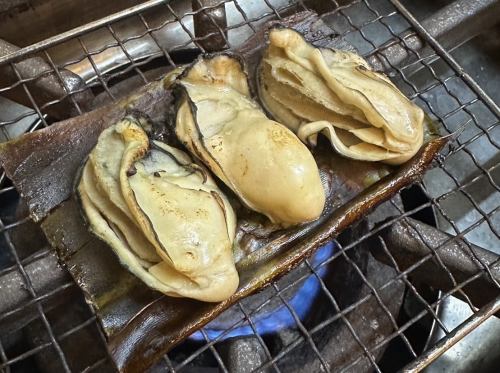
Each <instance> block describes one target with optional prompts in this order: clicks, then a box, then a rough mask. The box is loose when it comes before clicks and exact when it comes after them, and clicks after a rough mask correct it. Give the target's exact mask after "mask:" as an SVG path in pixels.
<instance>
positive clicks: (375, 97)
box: [258, 28, 424, 164]
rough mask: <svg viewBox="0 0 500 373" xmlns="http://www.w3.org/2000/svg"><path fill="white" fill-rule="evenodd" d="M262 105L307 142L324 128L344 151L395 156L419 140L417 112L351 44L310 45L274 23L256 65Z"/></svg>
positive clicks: (408, 153)
mask: <svg viewBox="0 0 500 373" xmlns="http://www.w3.org/2000/svg"><path fill="white" fill-rule="evenodd" d="M258 75H259V76H258V79H259V82H258V87H259V96H260V99H261V101H262V103H263V105H264V107H265V108H266V109H267V110H268V111H269V112H270V113H271V114H272V115H273V116H274V117H275V118H276V119H277V120H278V121H280V122H281V123H284V124H286V125H287V126H288V127H289V128H291V129H292V130H293V131H295V132H296V133H297V135H298V136H299V138H300V139H301V140H302V141H304V142H306V141H308V142H309V143H311V144H312V145H315V144H316V139H317V134H318V133H323V134H324V135H325V136H327V137H328V138H329V140H330V142H331V144H332V146H333V147H334V148H335V150H336V151H337V152H338V153H340V154H342V155H344V156H346V157H349V158H354V159H358V160H366V161H384V162H386V163H389V164H401V163H403V162H406V161H407V160H408V159H409V158H411V157H412V156H413V155H414V154H415V153H416V152H417V151H418V149H419V148H420V147H421V146H422V143H423V137H424V136H423V133H424V128H423V122H424V112H423V111H422V109H420V108H419V107H418V106H416V105H415V104H413V103H412V102H411V101H410V100H408V98H406V97H405V96H404V95H403V94H402V93H401V92H400V91H399V90H398V88H397V87H396V86H395V85H394V84H393V83H392V82H391V81H390V80H389V79H388V78H387V77H386V76H385V75H384V74H382V73H378V72H375V71H372V70H371V68H370V66H369V65H368V63H367V62H366V61H365V60H363V58H361V57H360V56H358V55H356V54H355V53H352V52H347V51H341V50H336V49H328V48H316V47H314V46H313V45H311V44H309V43H307V42H306V41H305V40H304V38H303V36H302V35H301V34H299V33H298V32H296V31H294V30H292V29H288V28H274V29H272V30H271V31H270V33H269V46H268V47H267V49H266V52H265V54H264V57H263V59H262V61H261V64H260V68H259V73H258Z"/></svg>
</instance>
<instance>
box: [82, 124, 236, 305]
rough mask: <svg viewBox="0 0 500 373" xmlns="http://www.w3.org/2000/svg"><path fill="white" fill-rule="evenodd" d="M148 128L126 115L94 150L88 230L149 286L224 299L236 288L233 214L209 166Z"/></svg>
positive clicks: (88, 172) (88, 168) (86, 178)
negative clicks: (152, 137)
mask: <svg viewBox="0 0 500 373" xmlns="http://www.w3.org/2000/svg"><path fill="white" fill-rule="evenodd" d="M143 125H145V124H144V123H140V121H139V120H137V119H135V118H132V117H126V118H125V119H123V120H122V121H120V122H118V123H117V124H116V125H113V126H111V127H109V128H108V129H106V130H104V131H103V133H102V134H101V135H100V137H99V140H98V142H97V145H96V147H95V148H94V149H93V150H92V152H91V153H90V155H89V158H88V161H87V162H86V164H85V166H84V168H83V172H82V176H81V178H80V182H79V185H78V195H79V197H80V200H81V204H82V207H83V210H84V212H85V216H86V218H87V221H88V223H89V225H90V228H91V230H92V232H93V233H94V234H96V235H97V236H98V237H100V238H101V239H102V240H104V241H105V242H106V243H108V245H109V246H110V247H111V248H112V249H113V251H114V252H115V253H116V255H117V256H118V258H119V260H120V262H121V263H122V265H124V266H125V267H126V268H127V269H128V270H129V271H130V272H132V273H133V274H134V275H136V276H137V277H138V278H140V279H141V280H142V281H143V282H144V283H146V284H147V285H148V286H149V287H151V288H153V289H156V290H159V291H161V292H162V293H164V294H167V295H170V296H176V297H188V298H194V299H198V300H202V301H208V302H217V301H221V300H224V299H226V298H228V297H229V296H231V295H232V294H233V293H234V292H235V290H236V288H237V286H238V273H237V271H236V269H235V266H234V259H233V251H232V246H233V240H234V236H235V227H236V219H235V215H234V212H233V209H232V207H231V205H230V204H229V202H228V201H227V199H226V197H225V196H224V195H223V194H222V192H221V191H220V190H219V189H218V187H217V186H216V184H215V183H214V181H213V179H212V178H211V177H210V175H209V174H208V171H207V170H206V169H204V168H203V167H201V166H199V165H196V164H194V163H193V162H192V160H191V159H190V158H189V156H188V155H187V154H186V153H184V152H182V151H180V150H178V149H176V148H173V147H171V146H168V145H166V144H164V143H161V142H159V141H150V140H149V138H148V136H147V134H146V132H145V131H144V130H143V128H142V127H143Z"/></svg>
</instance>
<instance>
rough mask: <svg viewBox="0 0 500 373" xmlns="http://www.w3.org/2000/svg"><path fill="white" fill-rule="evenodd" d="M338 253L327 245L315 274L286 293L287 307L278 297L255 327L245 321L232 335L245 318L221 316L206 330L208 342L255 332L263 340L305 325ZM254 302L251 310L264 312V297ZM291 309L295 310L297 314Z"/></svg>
mask: <svg viewBox="0 0 500 373" xmlns="http://www.w3.org/2000/svg"><path fill="white" fill-rule="evenodd" d="M334 252H335V245H334V244H333V242H330V243H328V244H326V245H325V246H323V247H321V248H320V249H319V250H318V251H317V252H316V254H315V255H314V256H313V258H312V260H311V261H310V265H311V267H312V268H313V269H314V271H315V274H311V275H310V276H309V277H307V279H306V280H305V281H303V282H301V283H299V284H297V285H293V286H292V287H291V290H290V291H286V293H287V295H291V297H284V299H286V298H289V299H286V302H287V303H288V304H287V305H285V304H284V302H283V301H281V299H280V298H279V297H275V299H277V300H278V301H275V300H273V301H270V302H269V304H268V305H265V306H263V307H262V308H261V309H260V310H259V311H258V312H257V313H256V314H255V315H253V316H252V323H253V325H250V324H249V322H248V321H245V322H244V323H243V324H242V325H240V326H237V327H235V328H232V329H230V331H229V332H227V330H228V329H229V328H231V326H233V325H234V324H237V323H238V322H239V321H240V320H241V315H238V314H237V313H236V312H234V311H231V310H228V312H226V313H225V314H223V315H221V316H219V317H218V318H216V319H215V320H213V321H212V322H210V323H209V324H208V325H207V326H206V327H205V328H204V332H205V334H206V336H207V338H208V339H209V340H215V339H217V340H220V341H222V340H226V339H228V338H234V337H242V336H249V335H255V332H257V333H259V335H261V336H267V335H272V334H275V333H278V332H279V331H280V330H284V329H290V328H294V327H296V326H297V322H296V321H295V318H298V319H299V320H300V321H301V322H303V321H304V319H305V318H306V317H307V315H308V314H309V313H310V312H312V310H311V308H312V306H313V304H314V303H315V301H316V298H317V297H318V296H319V293H320V291H321V282H320V280H319V279H318V276H319V277H320V278H324V277H325V275H326V273H327V268H326V266H325V265H323V264H324V263H325V262H326V261H327V260H328V259H329V258H330V257H331V256H332V255H333V254H334ZM250 300H251V301H250V302H246V303H250V304H248V305H247V308H248V309H256V308H260V307H259V305H260V304H263V303H264V302H265V300H266V298H265V297H263V295H262V294H260V295H257V296H253V297H251V298H250ZM288 307H291V308H292V309H293V312H294V313H292V311H291V310H290V309H289V308H288ZM189 338H190V339H192V340H194V341H205V340H206V338H205V336H204V335H203V334H202V332H201V331H197V332H195V333H194V334H192V335H191V336H190V337H189Z"/></svg>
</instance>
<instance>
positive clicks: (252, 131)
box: [176, 54, 325, 226]
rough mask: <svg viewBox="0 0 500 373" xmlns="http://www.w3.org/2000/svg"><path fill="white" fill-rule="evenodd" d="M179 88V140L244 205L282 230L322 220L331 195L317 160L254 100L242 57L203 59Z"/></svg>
mask: <svg viewBox="0 0 500 373" xmlns="http://www.w3.org/2000/svg"><path fill="white" fill-rule="evenodd" d="M177 88H178V97H179V101H180V102H179V106H178V111H177V118H176V133H177V136H178V137H179V139H180V140H181V141H182V142H183V143H184V145H185V146H186V147H187V148H188V149H189V150H190V152H191V153H192V154H194V155H196V157H198V158H199V159H200V160H201V161H203V162H204V163H205V165H206V166H207V167H208V168H209V169H210V170H211V171H212V172H213V173H214V174H215V175H217V177H219V178H220V179H221V180H222V181H223V182H224V183H225V184H226V185H227V186H228V187H229V188H231V189H232V190H233V191H234V192H235V194H236V195H237V196H238V197H239V198H240V199H241V200H242V201H243V202H244V203H245V205H247V206H248V207H249V208H250V209H252V210H254V211H257V212H260V213H262V214H264V215H266V216H267V217H268V218H269V219H271V221H273V222H275V223H278V224H281V225H283V226H289V225H295V224H300V223H304V222H307V221H312V220H315V219H317V218H318V217H319V216H320V215H321V212H322V211H323V208H324V205H325V193H324V190H323V187H322V185H321V180H320V177H319V172H318V167H317V165H316V163H315V161H314V158H313V156H312V155H311V153H310V152H309V150H308V149H307V147H305V146H304V144H303V143H301V142H300V140H299V139H298V138H297V137H296V136H295V134H293V132H291V131H290V130H289V129H287V128H286V127H285V126H283V125H282V124H280V123H277V122H275V121H272V120H270V119H268V118H267V117H266V115H265V114H264V112H263V111H262V110H261V108H260V107H259V106H258V105H257V103H256V102H255V101H253V100H252V99H251V97H250V93H249V88H248V80H247V76H246V73H245V71H244V67H243V64H242V62H241V61H240V60H239V59H238V58H236V57H235V56H232V55H226V54H219V55H215V56H205V57H202V58H200V59H199V60H197V61H196V62H195V63H194V64H193V65H191V67H189V68H188V69H187V70H186V71H185V72H184V73H183V74H182V75H181V76H180V77H179V78H178V80H177Z"/></svg>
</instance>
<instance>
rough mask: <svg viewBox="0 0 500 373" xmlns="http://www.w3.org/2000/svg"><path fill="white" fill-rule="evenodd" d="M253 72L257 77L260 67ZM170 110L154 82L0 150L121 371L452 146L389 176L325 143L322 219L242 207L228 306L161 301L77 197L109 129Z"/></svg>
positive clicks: (301, 254)
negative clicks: (275, 215) (292, 220)
mask: <svg viewBox="0 0 500 373" xmlns="http://www.w3.org/2000/svg"><path fill="white" fill-rule="evenodd" d="M280 22H281V23H283V24H284V25H286V26H289V27H293V28H295V29H297V30H298V31H300V32H301V33H303V34H304V35H305V36H306V38H307V39H308V40H311V41H316V42H318V44H319V45H329V43H334V44H335V46H337V47H339V44H342V43H341V42H339V41H338V40H336V39H334V40H332V39H330V38H329V37H328V36H330V35H331V34H333V32H332V30H331V29H330V28H328V26H326V25H325V24H324V23H323V22H322V21H320V20H318V19H317V17H315V15H314V14H312V13H298V14H296V15H294V16H292V17H291V18H288V19H285V20H282V21H280ZM271 24H276V21H275V22H272V23H271ZM264 36H265V30H264V29H263V30H260V31H259V32H258V33H257V34H256V35H254V36H253V37H252V38H251V39H250V40H249V41H248V42H247V43H246V44H245V45H244V46H243V47H242V48H241V49H240V53H242V54H243V56H244V57H245V58H246V60H247V61H248V64H249V66H250V67H252V66H256V65H257V64H256V63H254V62H256V61H257V60H258V58H260V54H261V51H262V50H261V48H262V46H263V45H264ZM249 73H250V76H255V74H254V72H253V71H249ZM252 83H253V84H254V83H255V82H254V81H252ZM170 108H171V96H170V93H169V92H168V91H166V90H164V89H163V87H162V86H161V84H160V83H153V84H150V85H148V86H146V87H144V88H143V89H141V90H140V91H138V92H137V93H136V94H134V95H133V96H131V97H129V98H128V99H124V100H121V101H119V102H118V103H116V104H113V105H109V106H107V107H104V108H102V109H99V110H96V111H94V112H91V113H88V114H84V115H83V116H80V117H76V118H72V119H69V120H67V121H64V122H61V123H58V124H55V125H53V126H51V127H49V128H47V129H44V130H41V131H38V132H35V133H33V134H29V135H26V136H24V137H22V138H20V139H19V140H15V141H13V142H10V143H7V144H4V145H1V146H0V162H1V163H2V165H3V167H4V169H5V171H6V173H7V175H8V177H9V178H10V179H11V180H12V182H13V183H14V185H15V186H16V188H17V189H18V191H19V192H20V194H21V196H22V197H23V199H24V201H25V202H26V203H27V205H28V206H29V210H30V214H31V216H32V218H33V219H34V220H36V221H40V220H42V219H44V218H45V219H44V221H43V223H42V228H43V230H44V232H45V234H46V236H47V238H48V240H49V242H50V243H51V245H52V246H53V247H54V248H56V250H57V251H58V254H59V256H60V258H61V260H62V261H63V262H64V263H65V265H66V266H67V268H68V269H69V271H70V272H71V274H72V276H73V277H74V278H75V280H76V282H77V283H78V284H79V286H80V287H81V288H82V290H83V291H84V293H85V296H86V299H87V301H88V302H89V303H90V304H91V305H92V306H93V307H94V309H95V311H96V313H97V316H98V319H99V321H100V322H101V324H102V326H103V329H104V331H105V334H106V336H107V338H108V348H109V351H110V353H111V355H112V357H113V359H114V361H115V363H116V365H117V367H118V368H119V369H120V370H121V371H127V372H133V371H140V370H144V369H147V368H148V367H150V366H151V365H152V364H154V363H155V362H156V361H158V360H159V359H160V358H161V357H162V356H163V355H164V354H165V353H166V352H167V351H168V350H170V349H171V348H172V347H173V346H175V345H177V344H178V343H179V342H181V341H182V340H183V339H185V338H186V337H188V336H189V335H190V334H191V333H192V332H194V331H195V330H196V329H198V328H200V327H202V326H203V325H205V324H206V323H208V322H209V321H210V320H212V319H214V318H215V317H216V316H217V315H219V314H220V313H222V312H223V311H224V310H226V309H228V308H229V307H230V306H231V305H233V304H234V303H235V302H237V301H238V300H240V299H242V298H243V297H245V296H247V295H249V294H252V293H254V292H256V291H258V290H261V289H263V288H264V287H265V286H266V285H268V284H270V283H271V282H272V281H274V280H276V279H278V278H279V277H281V276H283V275H284V274H286V273H287V272H288V271H290V270H291V269H293V268H295V267H297V266H298V265H299V264H300V263H301V262H302V261H303V260H304V259H305V258H307V257H309V256H310V255H312V254H313V253H314V251H315V250H316V249H317V248H318V247H320V246H321V245H322V244H323V243H325V242H326V241H328V240H331V238H332V237H336V236H337V235H338V234H339V233H340V232H342V231H343V230H345V229H346V228H348V227H349V226H350V225H352V224H353V223H354V222H356V221H358V220H360V219H362V218H363V217H364V216H365V215H366V214H367V213H368V212H369V211H370V210H372V209H373V208H374V207H375V206H377V205H378V204H380V203H381V202H383V201H385V200H387V199H389V198H391V197H392V196H393V195H394V194H396V193H397V192H398V190H400V189H401V188H404V187H406V186H408V185H410V184H411V183H413V182H414V181H415V180H417V179H418V178H419V177H420V176H421V175H422V173H423V172H424V171H425V169H426V168H427V167H428V166H429V165H430V164H431V162H432V160H433V158H434V156H435V155H436V154H437V153H438V152H439V151H440V149H441V148H442V147H443V146H444V144H446V142H447V139H446V138H439V139H435V140H432V141H430V142H428V143H427V144H425V145H424V146H423V147H422V149H421V150H420V151H419V152H418V154H417V155H416V156H415V157H414V158H413V159H411V160H410V161H409V162H408V163H406V164H404V165H402V166H401V167H400V168H399V169H397V170H395V171H394V172H392V173H390V174H389V175H388V173H389V171H391V169H390V168H388V167H387V166H384V165H381V164H378V163H363V162H356V161H352V160H346V159H343V158H340V157H338V156H336V155H334V154H332V152H331V149H330V148H329V147H328V146H318V147H317V148H316V150H315V154H314V156H315V159H316V161H317V162H318V165H319V168H320V172H321V178H322V182H323V184H324V185H325V186H327V208H326V209H325V211H324V212H323V214H322V216H321V217H320V219H319V220H318V221H316V222H313V223H311V224H309V225H305V226H300V227H296V228H292V229H289V230H276V227H273V226H268V225H267V224H266V223H265V222H264V221H263V220H262V219H261V218H260V217H259V216H256V215H255V214H252V213H248V212H245V211H244V210H243V211H242V210H241V209H240V211H238V214H239V216H240V217H241V218H240V220H239V223H238V230H239V231H238V234H237V239H238V242H239V243H240V247H239V250H238V252H237V260H238V263H237V267H238V270H239V272H240V287H239V289H238V290H237V292H236V293H235V294H234V295H233V296H232V297H230V298H229V299H228V300H226V301H224V302H221V303H217V304H214V303H202V302H198V301H195V300H190V299H185V298H170V297H166V296H163V295H162V294H160V293H157V292H155V291H153V290H150V289H148V288H147V287H146V286H145V285H144V284H142V283H141V282H140V281H139V280H138V279H136V278H135V277H134V276H133V275H131V274H130V273H129V272H127V271H126V270H125V269H123V268H122V267H121V266H120V264H119V263H118V260H117V259H116V257H115V256H114V254H113V252H112V251H111V250H110V249H109V248H108V247H107V246H106V244H104V243H103V242H102V241H100V240H98V239H97V238H96V237H94V236H93V235H92V234H90V233H89V232H88V230H87V228H86V225H85V221H84V219H83V217H82V215H81V212H80V209H79V206H78V201H77V200H76V199H75V197H72V190H73V189H72V188H73V183H74V180H75V177H76V175H77V173H78V170H79V168H80V166H81V164H82V162H83V161H84V159H85V157H86V156H87V154H88V153H89V151H90V150H91V149H92V147H93V146H94V145H95V143H96V141H97V137H98V135H99V134H100V132H101V131H102V130H103V129H105V128H106V127H107V126H109V125H111V124H112V123H114V122H116V121H117V120H119V119H121V118H122V117H123V116H124V115H125V113H126V112H127V110H129V111H130V110H138V111H141V112H143V113H145V114H147V115H148V116H149V117H151V118H152V120H153V122H156V123H163V122H164V120H165V117H166V116H167V114H168V111H169V109H170ZM385 175H387V176H385ZM382 177H383V178H382ZM381 178H382V179H381ZM377 180H378V181H377ZM369 185H371V186H369ZM49 212H50V213H49Z"/></svg>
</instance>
